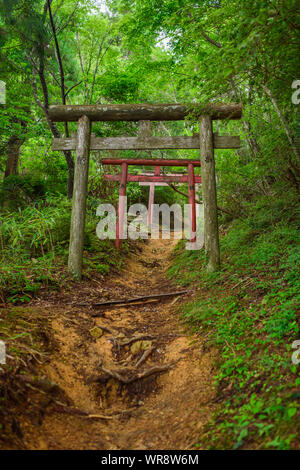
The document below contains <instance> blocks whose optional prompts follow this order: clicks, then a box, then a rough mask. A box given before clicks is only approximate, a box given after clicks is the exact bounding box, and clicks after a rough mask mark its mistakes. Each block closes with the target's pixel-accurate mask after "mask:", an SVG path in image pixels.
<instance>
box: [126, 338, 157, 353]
mask: <svg viewBox="0 0 300 470" xmlns="http://www.w3.org/2000/svg"><path fill="white" fill-rule="evenodd" d="M151 346H152V341H136V342H135V343H133V345H132V346H131V348H130V351H131V353H132V354H137V353H138V352H140V351H146V350H147V349H149V348H151Z"/></svg>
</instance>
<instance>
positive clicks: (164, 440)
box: [21, 240, 214, 450]
mask: <svg viewBox="0 0 300 470" xmlns="http://www.w3.org/2000/svg"><path fill="white" fill-rule="evenodd" d="M174 243H175V242H173V241H170V240H151V241H149V242H147V243H143V244H142V245H140V246H141V252H137V253H134V254H131V255H130V256H129V257H128V259H127V260H126V263H125V267H124V268H123V269H122V271H121V272H119V273H118V275H116V276H113V277H111V278H110V279H109V281H107V282H106V283H105V284H104V285H103V284H100V283H96V281H95V282H91V283H89V284H88V283H85V284H84V286H83V287H81V288H80V289H79V290H74V291H73V292H69V293H68V292H66V293H64V294H63V295H64V297H63V299H64V301H65V306H64V305H63V303H62V300H61V299H62V297H61V294H60V300H59V299H58V298H57V297H56V296H55V295H53V298H51V297H50V298H49V297H48V298H47V299H46V300H40V301H39V306H40V307H44V308H47V309H49V312H51V318H52V317H53V320H52V329H53V332H52V334H53V335H54V340H55V344H56V347H55V350H54V351H53V352H52V354H51V357H50V359H49V361H48V362H47V363H46V364H45V365H43V366H41V370H40V374H44V375H45V376H46V377H48V378H49V379H51V380H52V381H54V382H55V383H56V384H57V385H58V386H59V388H60V390H62V391H63V393H62V394H61V396H62V397H63V398H60V400H55V401H54V402H53V403H51V404H50V406H48V407H47V410H46V412H45V414H44V416H43V418H42V419H41V420H40V423H33V422H32V420H30V419H29V418H24V419H22V422H21V428H22V432H23V442H24V445H25V447H26V448H28V449H108V450H112V449H192V448H194V444H195V443H196V442H197V436H198V435H199V432H200V430H201V427H202V426H203V425H204V424H205V423H206V422H207V420H208V418H209V416H210V414H211V411H212V405H211V402H212V399H213V394H214V392H213V386H212V357H211V353H207V352H206V353H204V352H203V351H202V347H201V340H200V339H199V338H198V337H197V336H193V335H190V334H189V333H187V331H186V329H185V327H184V325H183V323H182V322H181V321H180V319H179V316H178V314H177V312H176V311H177V306H178V305H180V303H181V302H182V299H181V298H176V297H175V298H174V297H170V298H166V299H164V300H162V301H159V302H155V303H154V302H153V303H144V304H140V305H136V306H130V305H129V306H126V307H112V308H106V310H103V316H101V317H97V318H93V317H92V314H93V313H95V311H96V312H100V310H94V309H91V308H88V307H78V306H76V305H73V306H71V307H70V306H69V307H67V306H66V304H68V303H69V301H70V300H73V301H78V302H88V303H89V302H93V301H95V300H96V301H98V302H99V301H102V300H106V299H118V298H122V297H123V298H125V297H134V296H139V295H143V294H144V295H147V294H151V293H163V292H168V291H171V290H176V288H175V287H174V286H172V284H171V283H170V281H168V280H167V278H166V275H165V271H166V269H167V267H168V263H169V254H170V251H171V250H172V248H173V247H174ZM176 299H177V300H176ZM95 326H98V327H101V326H104V327H106V328H109V329H110V330H112V332H113V334H111V333H110V332H107V331H103V334H102V336H100V337H99V338H95V337H94V336H93V335H92V334H91V330H92V329H93V328H94V327H95ZM96 332H97V331H96ZM92 333H94V331H93V330H92ZM140 334H143V335H146V337H145V339H144V340H143V341H144V342H143V343H138V342H137V341H135V342H132V343H130V344H128V345H122V343H123V342H126V341H127V340H128V339H131V338H132V337H135V336H137V335H140ZM147 335H148V336H147ZM145 341H148V342H145ZM139 346H140V347H142V349H140V350H138V349H139ZM151 348H153V349H152V350H151V353H149V356H148V357H147V359H146V360H145V361H144V362H143V363H142V364H141V365H139V366H138V367H136V363H137V361H138V360H139V359H140V358H141V357H142V356H143V354H144V352H145V351H144V350H145V349H146V350H149V349H151ZM168 364H173V366H172V367H171V368H169V369H168V370H166V371H163V372H160V373H155V374H152V375H149V376H148V377H145V378H142V379H139V378H137V379H136V380H134V381H132V383H130V384H124V383H121V382H120V380H117V379H116V378H113V377H111V376H110V374H109V373H107V370H109V371H117V373H118V374H119V375H121V376H122V377H123V378H124V377H125V378H127V379H128V378H133V377H136V376H137V373H142V372H143V371H145V370H149V369H151V368H152V367H153V366H157V365H160V366H161V365H168ZM103 369H105V370H103ZM60 403H61V405H60ZM66 405H67V406H66ZM79 413H81V414H79ZM87 415H89V416H87ZM93 415H97V417H92V416H93Z"/></svg>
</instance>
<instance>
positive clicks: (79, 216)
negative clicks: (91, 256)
mask: <svg viewBox="0 0 300 470" xmlns="http://www.w3.org/2000/svg"><path fill="white" fill-rule="evenodd" d="M90 133H91V123H90V120H89V118H88V117H86V116H82V117H81V118H80V119H79V120H78V130H77V144H76V161H75V173H74V190H73V201H72V216H71V229H70V247H69V261H68V268H69V271H70V272H71V273H72V274H73V275H74V276H76V277H77V278H78V279H81V272H82V256H83V240H84V227H85V211H86V197H87V185H88V173H89V154H90Z"/></svg>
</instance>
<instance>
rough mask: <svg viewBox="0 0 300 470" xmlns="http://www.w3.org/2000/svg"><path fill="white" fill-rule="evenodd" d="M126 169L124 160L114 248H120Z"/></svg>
mask: <svg viewBox="0 0 300 470" xmlns="http://www.w3.org/2000/svg"><path fill="white" fill-rule="evenodd" d="M127 170H128V165H127V163H126V162H123V163H122V164H121V179H120V189H119V205H118V220H117V227H116V248H117V250H119V249H120V247H121V244H122V238H123V228H124V211H125V196H126V184H127Z"/></svg>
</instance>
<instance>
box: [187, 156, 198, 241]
mask: <svg viewBox="0 0 300 470" xmlns="http://www.w3.org/2000/svg"><path fill="white" fill-rule="evenodd" d="M188 187H189V204H190V227H191V231H192V238H191V242H195V241H196V205H195V174H194V165H193V164H191V163H189V164H188Z"/></svg>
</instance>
